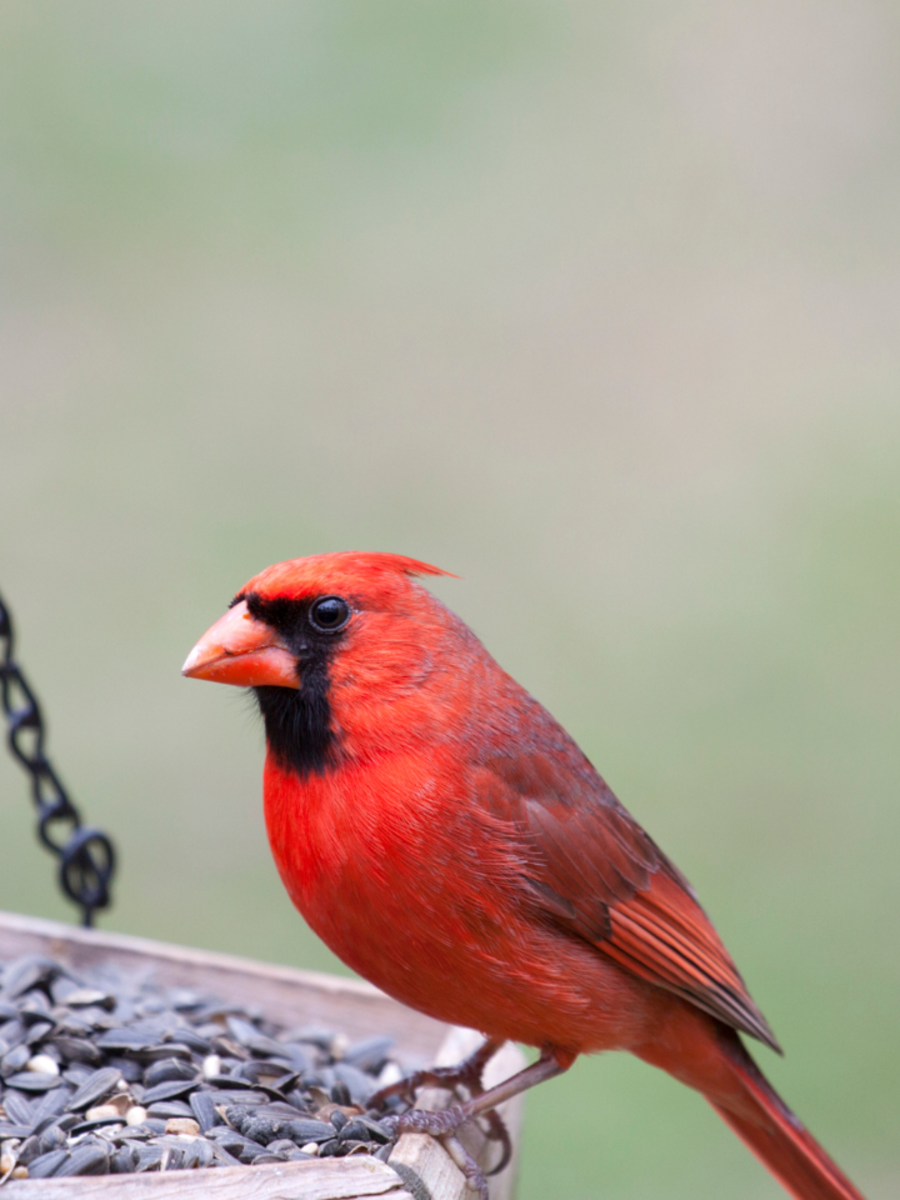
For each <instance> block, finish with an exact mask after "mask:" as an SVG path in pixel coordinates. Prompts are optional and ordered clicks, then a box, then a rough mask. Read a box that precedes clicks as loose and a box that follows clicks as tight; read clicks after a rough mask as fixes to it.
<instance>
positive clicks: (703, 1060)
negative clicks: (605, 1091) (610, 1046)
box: [640, 1014, 864, 1200]
mask: <svg viewBox="0 0 900 1200" xmlns="http://www.w3.org/2000/svg"><path fill="white" fill-rule="evenodd" d="M698 1016H700V1017H701V1020H702V1021H703V1023H704V1024H706V1021H707V1020H708V1018H705V1017H703V1016H702V1014H698ZM712 1024H713V1026H714V1031H713V1037H714V1042H715V1045H713V1044H712V1042H713V1039H711V1038H710V1036H709V1035H710V1032H711V1031H710V1028H709V1025H707V1026H706V1031H705V1036H704V1038H703V1042H704V1045H703V1047H702V1051H701V1053H700V1054H699V1055H697V1056H694V1055H692V1056H691V1059H692V1065H691V1067H690V1068H688V1069H685V1067H684V1066H683V1065H682V1063H683V1062H684V1059H683V1058H682V1057H681V1055H680V1054H679V1056H678V1057H679V1059H680V1060H681V1061H680V1062H679V1063H678V1064H677V1065H676V1064H672V1065H670V1064H669V1063H667V1062H666V1061H665V1059H667V1058H669V1055H668V1054H667V1053H666V1048H665V1047H664V1046H659V1045H656V1046H654V1047H652V1048H649V1047H648V1048H647V1049H648V1050H649V1053H644V1052H643V1051H642V1052H641V1053H640V1057H641V1058H645V1059H646V1060H647V1061H649V1062H653V1063H654V1065H656V1066H661V1067H663V1069H664V1070H668V1071H669V1072H670V1073H671V1074H673V1075H675V1076H676V1077H677V1078H680V1079H681V1080H682V1081H683V1082H684V1083H687V1084H689V1085H690V1086H691V1087H695V1088H697V1089H698V1090H699V1091H701V1092H702V1093H703V1094H704V1096H705V1097H706V1099H707V1100H708V1101H709V1103H710V1104H711V1105H712V1106H713V1108H714V1109H715V1110H716V1112H717V1113H718V1114H719V1116H720V1117H721V1118H722V1119H723V1120H724V1121H726V1122H727V1123H728V1124H729V1125H730V1126H731V1128H732V1129H733V1130H734V1132H735V1133H736V1134H737V1135H738V1137H739V1138H740V1139H741V1140H742V1141H743V1142H744V1143H745V1144H746V1145H747V1146H748V1147H749V1148H750V1149H751V1150H752V1151H753V1153H754V1154H755V1155H756V1157H757V1158H758V1159H759V1160H760V1162H762V1163H763V1165H764V1166H766V1167H767V1168H768V1169H769V1170H770V1171H771V1172H772V1174H773V1175H774V1176H775V1178H776V1179H777V1180H778V1181H779V1182H780V1183H781V1184H782V1185H783V1186H784V1187H785V1188H786V1189H787V1190H788V1191H789V1192H790V1193H791V1195H792V1196H795V1197H796V1198H797V1200H864V1198H863V1196H862V1193H861V1192H860V1191H858V1190H857V1188H855V1187H854V1186H853V1184H852V1183H851V1182H850V1180H849V1179H848V1178H847V1176H846V1175H845V1174H844V1173H843V1171H842V1170H841V1169H840V1167H838V1166H837V1164H836V1163H834V1162H833V1161H832V1160H831V1158H829V1156H828V1155H827V1154H826V1153H825V1151H824V1150H823V1149H822V1147H821V1146H820V1145H819V1143H818V1142H817V1141H816V1140H815V1138H813V1137H812V1136H811V1135H810V1134H809V1133H807V1131H806V1129H805V1128H804V1127H803V1125H802V1124H801V1123H800V1121H799V1120H798V1119H797V1118H796V1117H795V1116H794V1114H793V1113H792V1112H791V1110H790V1109H789V1108H788V1106H787V1105H786V1104H785V1103H784V1101H783V1100H782V1099H781V1097H780V1096H779V1095H778V1093H777V1092H776V1091H775V1089H774V1088H773V1087H772V1086H771V1084H770V1083H769V1082H768V1080H767V1079H766V1078H765V1076H764V1075H763V1073H762V1071H760V1069H759V1067H757V1065H756V1063H755V1062H754V1061H753V1059H752V1058H751V1057H750V1055H749V1054H748V1052H747V1050H746V1049H745V1048H744V1045H743V1043H742V1042H741V1041H740V1039H739V1038H738V1035H737V1034H736V1033H735V1032H734V1030H733V1029H730V1028H728V1027H726V1026H725V1025H722V1024H720V1023H719V1022H718V1021H714V1022H712ZM695 1028H696V1027H695ZM692 1032H695V1031H692ZM692 1040H693V1039H692ZM682 1045H683V1044H682ZM698 1049H700V1047H698ZM673 1065H676V1069H675V1070H673V1069H672V1067H673Z"/></svg>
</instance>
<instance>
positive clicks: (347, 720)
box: [182, 551, 465, 775]
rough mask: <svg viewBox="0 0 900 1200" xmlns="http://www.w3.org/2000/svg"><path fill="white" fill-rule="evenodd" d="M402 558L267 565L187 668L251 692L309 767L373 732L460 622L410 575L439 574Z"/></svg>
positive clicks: (274, 733) (362, 556)
mask: <svg viewBox="0 0 900 1200" xmlns="http://www.w3.org/2000/svg"><path fill="white" fill-rule="evenodd" d="M446 574H448V572H446V571H441V570H440V569H439V568H438V567H432V566H429V565H428V564H427V563H422V562H417V561H416V560H415V559H411V558H404V557H402V556H401V555H398V554H375V553H361V552H356V551H348V552H345V553H341V554H321V555H315V556H313V557H310V558H297V559H292V560H291V561H289V562H283V563H277V564H276V565H275V566H272V567H268V568H267V569H266V570H265V571H262V572H261V573H260V574H259V575H257V576H255V577H254V578H253V579H251V580H250V581H249V583H247V584H246V585H245V586H244V587H243V588H242V589H241V590H240V591H239V592H238V594H237V595H236V596H235V597H234V599H233V600H232V602H231V606H230V608H229V609H228V612H227V613H225V615H224V616H223V617H221V618H220V619H219V620H218V621H217V622H216V623H215V624H214V625H213V626H212V627H211V628H210V629H209V630H207V632H206V633H205V634H204V635H203V637H202V638H201V639H200V641H199V642H198V643H197V645H196V646H195V647H194V649H193V650H192V651H191V653H190V654H189V655H188V658H187V661H186V662H185V664H184V667H183V668H182V672H183V674H184V675H187V676H189V677H191V678H193V679H208V680H212V681H213V682H216V683H229V684H233V685H236V686H238V687H250V688H253V689H254V691H255V693H256V697H257V699H258V701H259V705H260V708H261V710H262V714H263V717H264V720H265V724H266V735H267V740H268V745H269V751H270V753H272V754H273V755H274V757H275V758H276V760H278V761H280V762H281V764H282V765H283V766H289V767H291V768H293V769H294V770H296V771H298V772H299V773H300V774H301V775H306V774H308V773H309V772H310V771H322V770H324V769H325V768H326V767H327V766H328V765H329V763H331V762H334V761H335V758H336V755H337V752H338V750H341V751H343V752H350V753H352V752H353V751H354V749H355V748H356V746H355V743H359V742H360V741H361V740H362V741H369V742H370V741H371V739H372V737H373V736H375V737H377V729H378V714H379V712H380V711H381V710H383V706H384V705H385V704H397V703H403V701H404V700H407V699H409V698H410V697H411V696H412V695H413V694H414V693H415V691H416V690H417V689H418V688H419V687H421V685H422V683H423V682H424V680H425V679H426V678H427V677H428V676H429V674H430V673H431V671H432V669H433V667H434V664H435V662H437V661H440V655H439V654H436V653H435V651H436V650H438V648H439V644H440V643H442V642H443V641H444V639H445V638H446V637H448V636H450V637H453V636H459V629H460V627H461V628H462V629H465V627H464V626H461V623H460V622H458V621H457V620H456V618H454V617H453V616H452V614H451V613H449V612H448V610H447V609H446V608H444V606H443V605H442V604H440V602H439V601H438V600H436V599H435V598H434V597H433V596H432V595H431V594H430V593H429V592H428V591H426V590H425V589H424V588H422V587H421V586H419V585H418V584H416V583H415V582H414V579H413V577H414V576H416V575H446Z"/></svg>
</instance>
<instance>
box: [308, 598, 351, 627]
mask: <svg viewBox="0 0 900 1200" xmlns="http://www.w3.org/2000/svg"><path fill="white" fill-rule="evenodd" d="M309 619H310V623H311V624H312V625H313V626H314V628H316V629H321V630H324V631H327V632H328V633H334V632H335V630H337V629H343V628H344V626H345V625H346V624H347V622H348V621H349V620H350V605H349V604H348V603H347V601H346V600H343V599H341V597H340V596H324V597H323V598H322V599H321V600H317V601H316V602H315V604H314V605H313V606H312V608H311V609H310V610H309Z"/></svg>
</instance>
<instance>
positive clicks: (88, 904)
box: [0, 596, 116, 926]
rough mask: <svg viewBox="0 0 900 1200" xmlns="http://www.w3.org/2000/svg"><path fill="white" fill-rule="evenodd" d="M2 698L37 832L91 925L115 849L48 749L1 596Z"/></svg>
mask: <svg viewBox="0 0 900 1200" xmlns="http://www.w3.org/2000/svg"><path fill="white" fill-rule="evenodd" d="M0 704H2V707H3V711H4V713H5V714H6V720H7V723H8V726H9V734H8V738H7V742H8V745H9V749H10V751H11V752H12V754H13V756H14V757H15V758H16V759H17V760H18V762H19V763H20V764H21V766H22V767H23V768H24V770H25V771H27V772H28V774H29V775H30V776H31V795H32V799H33V800H34V803H35V805H36V807H37V811H38V827H37V832H38V837H39V838H40V840H41V841H42V842H43V843H44V845H45V846H46V847H47V849H48V850H50V851H52V853H53V854H55V855H56V856H57V857H58V858H59V885H60V887H61V888H62V890H63V892H64V893H65V894H66V896H68V898H69V899H70V900H72V901H73V902H74V903H75V904H77V905H78V906H79V907H80V908H81V914H82V924H83V925H86V926H90V925H93V923H94V913H95V912H96V910H97V909H100V908H106V907H108V905H109V903H110V893H109V889H110V883H111V881H112V876H113V872H114V870H115V864H116V855H115V850H114V849H113V844H112V842H111V841H110V839H109V838H108V837H107V835H106V834H105V833H103V832H102V831H101V830H99V829H93V828H90V827H89V826H85V825H82V824H81V817H80V816H79V815H78V809H77V808H76V807H75V805H74V804H73V803H72V801H71V800H70V799H69V796H68V793H67V792H66V789H65V788H64V787H63V785H62V782H61V781H60V779H59V776H58V775H57V774H56V772H55V771H54V769H53V767H52V766H51V764H50V761H49V759H48V758H47V756H46V754H45V753H44V741H45V738H46V731H45V729H44V719H43V716H42V714H41V706H40V705H39V704H38V701H37V697H36V696H35V694H34V692H33V691H32V690H31V688H30V687H29V685H28V682H27V680H26V679H25V676H24V675H23V674H22V670H21V668H20V667H19V666H18V665H17V664H16V662H15V661H14V660H13V624H12V618H11V617H10V615H9V609H8V608H7V607H6V605H5V604H4V603H3V597H2V596H0Z"/></svg>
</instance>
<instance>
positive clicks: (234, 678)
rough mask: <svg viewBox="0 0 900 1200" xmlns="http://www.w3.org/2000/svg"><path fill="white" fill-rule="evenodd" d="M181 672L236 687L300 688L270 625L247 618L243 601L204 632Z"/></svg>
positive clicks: (291, 661) (293, 661) (290, 661)
mask: <svg viewBox="0 0 900 1200" xmlns="http://www.w3.org/2000/svg"><path fill="white" fill-rule="evenodd" d="M181 673H182V675H187V676H188V677H189V678H191V679H210V680H212V682H213V683H231V684H234V685H235V686H236V687H262V686H264V685H270V686H274V687H287V688H299V686H300V680H299V678H298V676H297V662H296V659H295V658H294V657H293V655H292V654H291V652H290V650H288V648H287V646H285V645H284V643H283V642H282V641H281V639H280V638H279V636H278V634H277V632H276V631H275V630H274V629H272V627H271V626H270V625H266V624H265V622H263V621H257V620H256V618H255V617H253V616H251V615H250V613H249V612H248V610H247V604H246V601H244V600H242V601H241V602H240V604H236V605H235V606H234V608H230V609H229V610H228V612H227V613H226V614H225V616H224V617H220V618H219V620H218V621H216V623H215V625H213V626H212V627H211V628H210V629H208V630H207V631H206V633H204V635H203V637H202V638H201V639H200V641H199V642H198V643H197V645H196V646H195V647H194V648H193V650H192V651H191V652H190V654H189V655H188V657H187V662H186V663H185V664H184V666H183V667H182V668H181Z"/></svg>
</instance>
